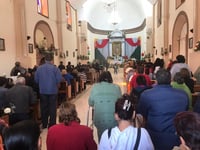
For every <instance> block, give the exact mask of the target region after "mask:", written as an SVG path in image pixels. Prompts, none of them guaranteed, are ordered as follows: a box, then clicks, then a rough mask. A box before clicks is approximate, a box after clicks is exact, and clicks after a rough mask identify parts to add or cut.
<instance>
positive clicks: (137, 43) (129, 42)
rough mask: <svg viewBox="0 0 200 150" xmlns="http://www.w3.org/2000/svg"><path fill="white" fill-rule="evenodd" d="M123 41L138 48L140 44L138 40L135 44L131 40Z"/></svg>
mask: <svg viewBox="0 0 200 150" xmlns="http://www.w3.org/2000/svg"><path fill="white" fill-rule="evenodd" d="M125 40H126V42H127V43H128V44H129V45H131V46H139V45H140V44H141V42H140V39H139V38H138V40H137V42H134V41H133V39H132V38H126V39H125Z"/></svg>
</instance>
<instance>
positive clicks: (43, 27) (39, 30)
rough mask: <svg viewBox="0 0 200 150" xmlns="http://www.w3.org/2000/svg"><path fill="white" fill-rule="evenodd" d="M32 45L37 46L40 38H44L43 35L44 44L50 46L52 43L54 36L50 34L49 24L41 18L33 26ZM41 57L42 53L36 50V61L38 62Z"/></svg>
mask: <svg viewBox="0 0 200 150" xmlns="http://www.w3.org/2000/svg"><path fill="white" fill-rule="evenodd" d="M33 36H34V45H35V47H37V46H38V45H39V44H40V43H41V41H42V40H44V37H45V38H46V46H47V47H50V46H51V45H52V44H53V45H54V37H53V34H52V30H51V28H50V26H49V24H48V23H47V22H45V21H43V20H40V21H38V22H37V23H36V25H35V28H34V34H33ZM42 57H43V55H42V54H40V53H39V51H36V63H37V64H39V63H40V60H41V58H42Z"/></svg>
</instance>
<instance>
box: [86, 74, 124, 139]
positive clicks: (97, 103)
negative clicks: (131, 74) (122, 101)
mask: <svg viewBox="0 0 200 150" xmlns="http://www.w3.org/2000/svg"><path fill="white" fill-rule="evenodd" d="M119 97H121V89H120V87H119V86H118V85H116V84H113V79H112V76H111V74H110V72H109V71H105V72H102V74H101V75H100V77H99V83H96V84H94V85H93V87H92V90H91V93H90V96H89V105H90V106H91V107H93V108H94V114H93V115H94V116H93V117H94V125H95V126H96V128H97V132H98V139H99V140H100V138H101V134H102V133H103V131H104V130H106V129H108V128H111V127H114V126H116V124H117V122H116V121H115V119H114V117H113V116H114V110H115V108H114V106H115V102H116V101H117V99H118V98H119Z"/></svg>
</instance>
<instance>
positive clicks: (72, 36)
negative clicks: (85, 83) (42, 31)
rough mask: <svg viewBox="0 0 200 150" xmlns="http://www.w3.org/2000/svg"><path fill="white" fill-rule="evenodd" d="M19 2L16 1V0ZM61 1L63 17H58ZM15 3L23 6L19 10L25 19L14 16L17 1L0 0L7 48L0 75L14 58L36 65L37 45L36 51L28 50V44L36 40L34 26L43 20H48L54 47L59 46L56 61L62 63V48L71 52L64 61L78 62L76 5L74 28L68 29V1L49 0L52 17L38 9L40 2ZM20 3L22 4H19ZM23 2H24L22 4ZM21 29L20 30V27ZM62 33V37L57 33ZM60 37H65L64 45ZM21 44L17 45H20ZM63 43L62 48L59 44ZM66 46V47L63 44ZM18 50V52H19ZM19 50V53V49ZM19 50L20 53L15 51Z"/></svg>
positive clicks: (0, 33)
mask: <svg viewBox="0 0 200 150" xmlns="http://www.w3.org/2000/svg"><path fill="white" fill-rule="evenodd" d="M15 2H16V1H15ZM58 2H60V5H61V6H60V8H61V9H62V10H61V14H62V16H61V18H62V19H61V20H58V16H57V14H58V13H57V11H58V10H57V8H59V7H57V6H58V4H59V3H58ZM15 4H18V6H17V8H18V7H22V8H23V9H22V11H20V10H19V12H20V13H19V14H18V17H21V18H22V22H20V21H18V20H15V18H16V14H15V12H14V3H13V1H8V0H1V1H0V10H1V14H0V20H3V22H2V23H1V28H0V38H3V39H5V44H6V51H0V62H1V67H0V75H1V74H7V75H9V74H10V70H11V68H12V67H13V66H14V63H15V61H20V62H21V64H22V66H24V67H26V68H28V67H33V66H34V65H35V64H36V49H34V51H33V53H29V52H28V44H29V43H30V44H34V28H35V25H36V24H37V23H38V21H40V20H43V21H45V22H47V23H48V25H49V26H50V29H51V31H52V34H53V37H54V44H55V47H56V48H58V49H59V50H58V56H55V58H54V63H55V64H56V65H58V64H59V61H60V60H61V58H60V57H59V52H66V50H68V51H69V56H68V57H66V58H65V59H63V61H64V63H65V62H67V61H71V62H72V64H74V65H76V64H77V56H76V53H77V52H76V51H75V49H77V38H76V35H77V31H76V26H77V25H76V11H75V10H74V9H72V10H71V12H72V20H73V22H72V31H69V30H68V29H67V28H66V15H65V14H66V12H65V1H61V0H60V1H54V0H49V1H48V6H49V18H46V17H44V16H42V15H40V14H38V13H37V2H36V1H30V0H23V1H17V2H16V3H15ZM19 4H20V5H19ZM21 4H22V5H21ZM16 22H18V24H17V29H18V30H17V33H22V34H21V35H20V36H19V37H22V39H18V41H20V42H22V43H23V44H21V43H20V44H21V45H20V47H23V46H24V48H23V49H22V50H20V49H19V46H17V44H16V37H18V36H16V35H15V33H16V30H15V28H16ZM58 24H61V27H62V34H61V35H60V34H58ZM20 30H21V31H20ZM26 36H30V37H31V38H30V39H29V40H26ZM58 36H59V37H58ZM58 39H59V40H60V39H62V40H63V41H62V42H61V43H62V46H59V44H58V43H59V42H58ZM17 47H18V49H17ZM60 47H61V48H60ZM62 47H63V48H62ZM16 52H17V53H16ZM19 52H20V53H19ZM73 52H75V57H73ZM16 54H17V55H16Z"/></svg>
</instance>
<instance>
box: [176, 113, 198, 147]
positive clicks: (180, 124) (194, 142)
mask: <svg viewBox="0 0 200 150" xmlns="http://www.w3.org/2000/svg"><path fill="white" fill-rule="evenodd" d="M174 125H175V128H176V132H177V134H178V135H179V136H180V141H181V144H180V146H179V147H177V146H176V147H174V149H173V150H199V149H200V136H199V135H200V115H199V114H198V113H195V112H191V111H184V112H180V113H178V114H177V115H176V117H175V119H174Z"/></svg>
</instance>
